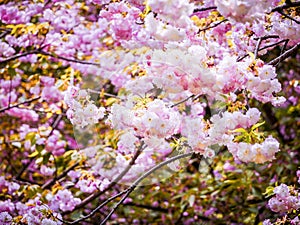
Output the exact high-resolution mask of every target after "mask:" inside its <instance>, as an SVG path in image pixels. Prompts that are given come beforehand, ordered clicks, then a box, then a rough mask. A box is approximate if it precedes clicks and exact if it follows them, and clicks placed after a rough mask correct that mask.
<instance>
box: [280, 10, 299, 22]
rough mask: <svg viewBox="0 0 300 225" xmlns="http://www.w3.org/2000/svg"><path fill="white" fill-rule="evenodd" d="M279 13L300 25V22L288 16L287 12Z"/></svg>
mask: <svg viewBox="0 0 300 225" xmlns="http://www.w3.org/2000/svg"><path fill="white" fill-rule="evenodd" d="M278 13H280V14H281V15H283V16H285V17H286V18H288V19H290V20H292V21H294V22H295V23H297V24H300V21H298V20H296V19H295V18H293V17H292V16H290V15H288V14H286V13H285V12H283V11H282V10H279V11H278Z"/></svg>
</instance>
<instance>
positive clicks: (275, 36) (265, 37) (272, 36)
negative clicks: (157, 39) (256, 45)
mask: <svg viewBox="0 0 300 225" xmlns="http://www.w3.org/2000/svg"><path fill="white" fill-rule="evenodd" d="M270 38H279V36H278V35H276V34H274V35H265V36H262V37H255V38H253V39H254V40H255V41H257V40H259V39H261V40H267V39H270Z"/></svg>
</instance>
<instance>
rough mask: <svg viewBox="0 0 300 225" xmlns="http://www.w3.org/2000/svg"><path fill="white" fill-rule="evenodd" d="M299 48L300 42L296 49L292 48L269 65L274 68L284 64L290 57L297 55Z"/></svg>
mask: <svg viewBox="0 0 300 225" xmlns="http://www.w3.org/2000/svg"><path fill="white" fill-rule="evenodd" d="M299 48H300V42H299V43H298V44H296V45H295V46H294V47H292V48H290V49H289V50H287V51H286V52H284V53H283V54H281V55H280V56H278V57H277V58H276V59H273V60H272V61H271V62H269V63H268V65H273V66H274V65H276V64H278V63H280V62H282V61H283V60H285V59H287V58H288V57H290V56H291V55H293V54H294V53H296V52H297V51H298V49H299Z"/></svg>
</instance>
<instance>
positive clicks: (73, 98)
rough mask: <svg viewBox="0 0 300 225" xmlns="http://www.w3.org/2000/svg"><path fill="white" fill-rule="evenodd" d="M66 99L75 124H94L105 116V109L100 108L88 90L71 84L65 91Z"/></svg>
mask: <svg viewBox="0 0 300 225" xmlns="http://www.w3.org/2000/svg"><path fill="white" fill-rule="evenodd" d="M64 101H65V102H66V104H67V105H68V107H69V109H68V111H67V116H68V118H69V119H70V120H71V122H72V123H73V124H74V125H78V126H80V127H85V126H87V125H94V124H96V123H98V121H99V120H100V119H102V118H103V117H104V112H105V109H104V108H103V107H99V108H98V107H97V106H96V105H95V104H94V101H93V100H91V99H90V95H89V94H88V92H87V91H86V90H79V88H76V87H73V86H70V87H69V88H68V90H67V91H66V92H65V96H64Z"/></svg>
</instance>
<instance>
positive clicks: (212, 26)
mask: <svg viewBox="0 0 300 225" xmlns="http://www.w3.org/2000/svg"><path fill="white" fill-rule="evenodd" d="M226 21H228V19H224V20H222V21H219V22H217V23H214V24H212V25H211V26H208V27H205V28H203V29H200V30H199V31H198V34H199V33H200V32H202V31H206V30H209V29H211V28H214V27H216V26H218V25H220V24H221V23H224V22H226Z"/></svg>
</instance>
